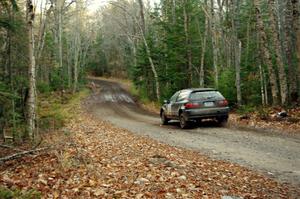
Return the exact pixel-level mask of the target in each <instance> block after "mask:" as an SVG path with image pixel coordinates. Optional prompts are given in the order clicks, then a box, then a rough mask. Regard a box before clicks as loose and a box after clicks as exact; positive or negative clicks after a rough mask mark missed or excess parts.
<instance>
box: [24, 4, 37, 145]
mask: <svg viewBox="0 0 300 199" xmlns="http://www.w3.org/2000/svg"><path fill="white" fill-rule="evenodd" d="M34 17H35V13H34V7H33V3H32V1H31V0H27V1H26V21H27V29H28V57H29V67H28V77H29V90H28V98H27V133H28V136H29V138H30V139H31V140H34V135H35V131H36V128H35V127H36V68H35V57H34V31H33V25H34Z"/></svg>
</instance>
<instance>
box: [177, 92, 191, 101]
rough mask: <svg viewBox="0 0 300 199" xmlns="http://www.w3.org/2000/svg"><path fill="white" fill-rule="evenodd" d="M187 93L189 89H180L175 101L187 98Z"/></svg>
mask: <svg viewBox="0 0 300 199" xmlns="http://www.w3.org/2000/svg"><path fill="white" fill-rule="evenodd" d="M189 93H190V92H189V91H182V92H181V93H180V94H179V96H178V98H177V102H180V101H182V100H185V99H187V98H188V96H189Z"/></svg>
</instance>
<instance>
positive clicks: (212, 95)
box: [190, 91, 224, 100]
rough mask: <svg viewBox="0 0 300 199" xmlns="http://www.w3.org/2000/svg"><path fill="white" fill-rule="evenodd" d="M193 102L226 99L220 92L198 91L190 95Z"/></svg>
mask: <svg viewBox="0 0 300 199" xmlns="http://www.w3.org/2000/svg"><path fill="white" fill-rule="evenodd" d="M190 99H191V100H207V99H224V97H223V95H222V94H221V93H220V92H218V91H198V92H193V93H191V95H190Z"/></svg>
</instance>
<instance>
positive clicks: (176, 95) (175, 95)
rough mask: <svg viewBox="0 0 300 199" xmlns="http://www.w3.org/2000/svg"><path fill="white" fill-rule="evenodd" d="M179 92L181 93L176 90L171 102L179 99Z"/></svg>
mask: <svg viewBox="0 0 300 199" xmlns="http://www.w3.org/2000/svg"><path fill="white" fill-rule="evenodd" d="M179 93H180V92H179V91H178V92H176V93H175V94H174V95H173V96H172V97H171V98H170V102H176V99H177V97H178V95H179Z"/></svg>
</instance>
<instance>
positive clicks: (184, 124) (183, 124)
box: [179, 114, 188, 129]
mask: <svg viewBox="0 0 300 199" xmlns="http://www.w3.org/2000/svg"><path fill="white" fill-rule="evenodd" d="M179 123H180V128H182V129H186V128H188V121H187V119H186V118H185V117H184V115H183V114H180V115H179Z"/></svg>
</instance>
